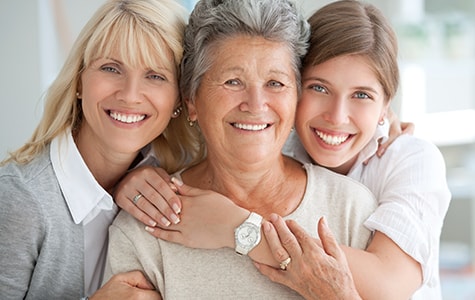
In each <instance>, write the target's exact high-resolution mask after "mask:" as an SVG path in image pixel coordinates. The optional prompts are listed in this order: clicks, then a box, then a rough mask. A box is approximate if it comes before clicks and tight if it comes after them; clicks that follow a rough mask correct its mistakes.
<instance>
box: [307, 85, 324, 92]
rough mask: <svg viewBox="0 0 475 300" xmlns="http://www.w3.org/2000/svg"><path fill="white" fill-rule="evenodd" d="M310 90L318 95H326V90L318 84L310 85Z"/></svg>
mask: <svg viewBox="0 0 475 300" xmlns="http://www.w3.org/2000/svg"><path fill="white" fill-rule="evenodd" d="M310 88H311V89H312V90H314V91H316V92H318V93H325V94H326V93H327V90H326V89H325V88H324V87H323V86H321V85H319V84H312V85H310Z"/></svg>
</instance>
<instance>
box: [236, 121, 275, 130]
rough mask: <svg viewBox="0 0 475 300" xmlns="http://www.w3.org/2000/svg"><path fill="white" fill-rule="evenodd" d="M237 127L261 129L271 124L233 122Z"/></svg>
mask: <svg viewBox="0 0 475 300" xmlns="http://www.w3.org/2000/svg"><path fill="white" fill-rule="evenodd" d="M232 125H233V126H234V127H235V128H238V129H241V130H247V131H261V130H264V129H266V128H267V127H269V126H270V124H242V123H232Z"/></svg>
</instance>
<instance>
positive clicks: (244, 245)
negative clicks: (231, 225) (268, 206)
mask: <svg viewBox="0 0 475 300" xmlns="http://www.w3.org/2000/svg"><path fill="white" fill-rule="evenodd" d="M261 225H262V216H260V215H259V214H256V213H254V212H251V214H250V215H249V217H247V219H246V220H245V221H244V222H243V223H242V224H241V225H239V226H238V227H237V228H236V229H235V231H234V234H235V236H234V237H235V241H236V248H235V251H236V253H237V254H240V255H247V254H248V253H249V251H251V250H252V249H254V247H256V246H257V245H258V244H259V242H260V241H261ZM242 231H244V234H245V235H246V234H249V233H250V232H252V233H251V235H252V234H254V235H255V236H254V238H251V239H247V237H245V239H244V240H241V237H240V234H241V232H242Z"/></svg>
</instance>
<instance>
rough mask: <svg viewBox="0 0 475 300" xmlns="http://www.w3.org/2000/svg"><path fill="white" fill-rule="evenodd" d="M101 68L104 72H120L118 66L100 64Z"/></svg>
mask: <svg viewBox="0 0 475 300" xmlns="http://www.w3.org/2000/svg"><path fill="white" fill-rule="evenodd" d="M101 70H102V71H104V72H109V73H120V72H119V70H118V68H116V67H114V66H110V65H106V66H102V67H101Z"/></svg>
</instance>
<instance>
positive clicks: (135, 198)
mask: <svg viewBox="0 0 475 300" xmlns="http://www.w3.org/2000/svg"><path fill="white" fill-rule="evenodd" d="M142 197H143V195H142V194H140V193H138V194H137V195H135V196H134V198H133V199H132V202H134V204H135V205H137V201H139V199H140V198H142Z"/></svg>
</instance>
